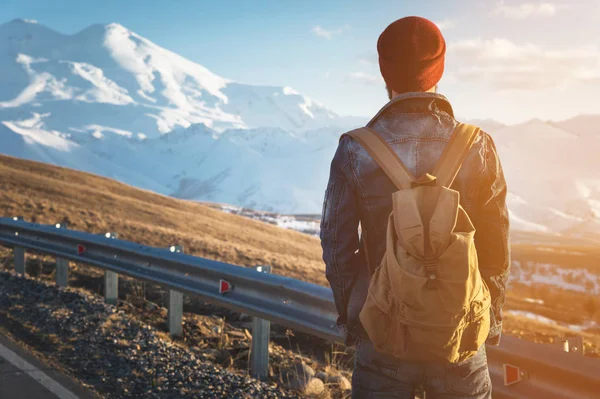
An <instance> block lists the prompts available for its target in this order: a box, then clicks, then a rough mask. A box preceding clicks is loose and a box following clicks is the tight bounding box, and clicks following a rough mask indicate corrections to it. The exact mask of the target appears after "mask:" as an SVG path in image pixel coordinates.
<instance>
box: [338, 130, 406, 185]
mask: <svg viewBox="0 0 600 399" xmlns="http://www.w3.org/2000/svg"><path fill="white" fill-rule="evenodd" d="M344 136H350V137H352V138H353V139H355V140H356V141H358V142H359V143H360V144H361V145H362V146H363V148H364V149H365V150H367V152H368V153H369V154H370V155H371V157H373V159H374V160H375V162H377V164H378V165H379V167H381V169H383V171H384V172H385V174H386V175H388V177H389V178H390V179H391V180H392V181H393V182H394V184H395V185H396V187H398V189H400V190H401V189H407V188H411V186H412V183H413V181H414V178H413V176H412V174H411V173H410V172H409V171H408V170H407V169H406V167H405V166H404V164H403V163H402V161H401V160H400V157H398V154H396V152H394V150H392V148H391V147H390V146H389V144H388V143H386V142H385V140H383V139H382V138H381V136H379V135H378V134H377V132H375V131H374V130H373V129H371V128H368V127H363V128H360V129H355V130H352V131H350V132H348V133H345V134H343V135H342V137H344Z"/></svg>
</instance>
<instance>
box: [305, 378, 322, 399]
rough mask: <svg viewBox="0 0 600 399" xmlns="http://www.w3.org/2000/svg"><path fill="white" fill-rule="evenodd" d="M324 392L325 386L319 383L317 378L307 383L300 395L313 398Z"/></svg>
mask: <svg viewBox="0 0 600 399" xmlns="http://www.w3.org/2000/svg"><path fill="white" fill-rule="evenodd" d="M324 390H325V384H324V383H323V381H321V380H320V379H318V378H313V379H311V380H310V381H309V382H308V384H307V385H306V388H305V389H304V391H303V392H302V393H303V394H304V395H307V396H309V397H314V396H317V395H321V394H322V393H323V391H324Z"/></svg>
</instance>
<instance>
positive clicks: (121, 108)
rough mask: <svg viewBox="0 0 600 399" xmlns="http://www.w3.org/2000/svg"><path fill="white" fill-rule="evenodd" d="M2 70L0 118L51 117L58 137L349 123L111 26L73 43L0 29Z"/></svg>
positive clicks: (44, 33) (14, 27)
mask: <svg viewBox="0 0 600 399" xmlns="http://www.w3.org/2000/svg"><path fill="white" fill-rule="evenodd" d="M0 69H1V70H2V71H3V73H2V74H1V75H0V110H3V112H4V114H6V113H7V112H9V111H8V110H9V109H13V110H14V111H15V112H18V113H19V114H23V113H28V112H29V113H30V112H33V110H34V108H35V111H36V112H40V111H43V112H50V113H51V114H52V117H51V118H47V119H46V120H45V123H46V126H45V127H46V128H48V129H53V130H58V131H67V130H71V129H82V128H83V127H84V126H85V125H89V124H95V125H98V126H106V127H108V128H110V129H118V130H123V131H129V132H140V133H142V134H144V135H146V136H147V137H155V136H159V135H161V134H165V133H169V132H171V131H174V130H176V129H178V128H186V127H188V126H190V125H193V124H198V123H202V124H204V125H206V126H208V127H210V128H211V129H214V130H216V131H219V132H221V131H224V130H227V129H251V128H261V127H276V128H282V129H286V130H292V131H302V130H309V129H316V128H320V127H323V126H334V125H335V124H336V121H339V124H340V125H344V124H346V123H347V120H345V119H344V118H340V117H338V116H337V115H336V114H335V113H333V112H332V111H330V110H328V109H327V108H325V107H324V106H323V105H322V104H320V103H319V102H317V101H315V100H313V99H311V98H309V97H307V96H304V95H301V94H300V93H299V92H297V91H296V90H294V89H291V88H290V87H287V86H281V87H274V86H255V85H248V84H242V83H239V82H235V81H233V80H231V79H228V78H225V77H222V76H219V75H217V74H215V73H213V72H212V71H210V70H208V69H207V68H205V67H204V66H202V65H200V64H198V63H195V62H193V61H191V60H189V59H186V58H184V57H182V56H180V55H178V54H176V53H174V52H172V51H170V50H167V49H165V48H163V47H161V46H158V45H157V44H155V43H153V42H152V41H150V40H148V39H146V38H144V37H142V36H141V35H138V34H137V33H135V32H133V31H131V30H129V29H128V28H126V27H124V26H123V25H120V24H118V23H109V24H105V25H91V26H89V27H87V28H86V29H83V30H82V31H80V32H78V33H75V34H73V35H63V34H60V33H57V32H55V31H53V30H52V29H49V28H47V27H45V26H44V25H42V24H30V23H25V22H24V21H22V20H18V21H12V22H9V23H6V24H3V25H0ZM17 107H18V108H19V109H18V111H17V110H16V108H17ZM0 117H2V118H7V117H6V116H4V115H2V113H0ZM8 118H9V119H13V114H10V116H9V117H8ZM0 120H1V119H0ZM84 124H85V125H84ZM106 134H110V132H109V131H99V132H98V133H97V134H96V136H98V137H99V136H100V135H106Z"/></svg>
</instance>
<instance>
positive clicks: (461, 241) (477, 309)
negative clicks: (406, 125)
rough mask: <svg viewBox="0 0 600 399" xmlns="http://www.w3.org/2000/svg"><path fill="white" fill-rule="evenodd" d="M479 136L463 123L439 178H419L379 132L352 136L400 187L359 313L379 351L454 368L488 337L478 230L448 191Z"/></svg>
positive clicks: (435, 173)
mask: <svg viewBox="0 0 600 399" xmlns="http://www.w3.org/2000/svg"><path fill="white" fill-rule="evenodd" d="M478 133H479V128H477V127H475V126H470V125H465V124H460V125H459V126H458V127H457V129H456V130H455V132H454V133H453V135H452V138H451V139H450V142H449V143H448V145H447V146H446V148H445V150H444V152H443V154H442V157H441V158H440V160H439V162H438V164H437V166H436V167H435V169H434V171H433V172H432V173H433V176H432V175H430V174H425V175H424V176H422V177H420V178H419V179H416V180H415V179H414V178H413V177H412V176H411V174H410V173H409V172H408V170H407V169H406V168H405V167H404V165H403V164H402V162H401V161H400V159H399V158H398V156H397V155H396V153H395V152H394V151H393V150H392V149H391V148H390V147H389V145H388V144H387V143H386V142H385V141H384V140H383V139H381V138H380V137H379V135H377V133H376V132H374V131H373V130H371V129H369V128H361V129H357V130H354V131H351V132H349V133H347V135H349V136H351V137H352V138H354V139H355V140H356V141H358V142H359V143H360V144H361V145H362V146H363V147H364V148H365V149H366V150H367V151H368V152H369V154H371V156H372V157H373V158H374V159H375V161H376V162H377V163H378V164H379V166H380V167H381V168H382V169H383V170H384V171H385V173H386V174H387V175H388V176H389V177H390V178H391V179H392V181H393V182H394V184H395V185H396V186H397V187H398V191H396V192H394V193H393V194H392V201H393V210H392V213H391V214H390V216H389V219H388V225H387V237H386V251H385V254H384V257H383V259H382V260H381V263H380V265H379V267H378V268H377V269H376V270H375V273H374V275H373V277H372V279H371V283H370V286H369V293H368V296H367V300H366V303H365V305H364V307H363V308H362V311H361V313H360V320H361V322H362V324H363V326H364V328H365V330H366V331H367V334H368V335H369V338H370V340H371V341H372V342H373V344H374V345H375V348H376V349H377V350H378V351H380V352H384V353H388V354H390V355H392V356H394V357H397V358H401V359H406V360H416V361H441V362H449V363H456V362H461V361H464V360H466V359H468V358H470V357H472V356H474V355H475V353H476V352H477V350H478V349H479V348H480V346H481V345H483V344H484V342H485V340H486V338H487V335H488V332H489V328H490V311H489V308H490V293H489V289H488V287H487V285H486V284H485V282H484V281H483V280H482V278H481V275H480V273H479V267H478V263H477V252H476V250H475V242H474V235H475V228H474V227H473V224H472V223H471V220H470V219H469V216H468V215H467V213H466V212H465V210H464V209H463V208H462V207H461V205H460V203H459V193H458V192H457V191H455V190H452V189H450V186H451V185H452V182H453V181H454V178H455V177H456V175H457V174H458V170H459V169H460V166H461V165H462V163H463V161H464V159H465V157H466V155H467V153H468V151H469V149H470V148H471V145H472V144H473V142H474V140H475V138H476V137H477V135H478ZM363 234H365V235H364V237H366V232H364V233H363ZM364 237H363V243H365V245H366V240H365V239H364ZM365 250H366V247H365Z"/></svg>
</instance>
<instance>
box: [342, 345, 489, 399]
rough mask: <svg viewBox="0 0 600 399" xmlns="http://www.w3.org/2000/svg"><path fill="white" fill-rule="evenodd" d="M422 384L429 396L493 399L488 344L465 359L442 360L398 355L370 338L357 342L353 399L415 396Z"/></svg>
mask: <svg viewBox="0 0 600 399" xmlns="http://www.w3.org/2000/svg"><path fill="white" fill-rule="evenodd" d="M419 387H422V388H423V389H424V390H425V392H426V399H491V397H492V383H491V381H490V373H489V370H488V364H487V356H486V351H485V345H482V346H481V348H480V349H479V351H478V352H477V354H476V355H475V356H473V357H472V358H470V359H468V360H466V361H464V362H461V363H456V364H450V363H448V364H443V363H419V362H409V361H405V360H401V359H396V358H394V357H391V356H389V355H386V354H383V353H380V352H377V351H376V350H375V348H374V347H373V344H372V343H370V342H369V341H367V340H359V341H358V342H357V345H356V353H355V357H354V373H353V375H352V399H371V398H373V399H375V398H377V399H392V398H393V399H409V398H410V399H413V398H414V397H415V392H416V391H417V389H418V388H419Z"/></svg>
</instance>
